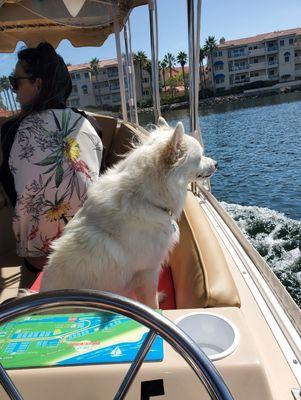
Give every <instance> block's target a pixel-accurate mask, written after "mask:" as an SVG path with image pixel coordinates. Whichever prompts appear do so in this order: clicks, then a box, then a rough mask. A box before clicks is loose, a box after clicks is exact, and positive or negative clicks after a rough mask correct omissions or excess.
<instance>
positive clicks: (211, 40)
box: [204, 35, 217, 95]
mask: <svg viewBox="0 0 301 400" xmlns="http://www.w3.org/2000/svg"><path fill="white" fill-rule="evenodd" d="M204 49H205V52H206V55H207V57H208V58H209V60H210V65H211V68H212V87H213V94H214V95H215V80H214V70H213V52H214V51H215V50H216V49H217V41H216V40H215V37H214V36H210V35H209V36H208V38H207V39H206V42H205V46H204Z"/></svg>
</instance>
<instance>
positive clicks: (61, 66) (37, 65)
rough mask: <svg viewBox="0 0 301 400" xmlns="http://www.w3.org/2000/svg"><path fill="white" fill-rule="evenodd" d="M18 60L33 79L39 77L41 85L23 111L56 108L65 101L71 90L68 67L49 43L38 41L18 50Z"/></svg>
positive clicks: (29, 111)
mask: <svg viewBox="0 0 301 400" xmlns="http://www.w3.org/2000/svg"><path fill="white" fill-rule="evenodd" d="M18 60H19V62H20V63H21V65H22V67H23V69H24V71H25V72H26V73H27V74H28V75H32V77H33V79H35V78H41V79H42V87H41V91H40V93H39V95H38V96H37V98H36V99H35V101H34V103H33V104H31V105H30V106H29V108H28V109H26V110H25V113H26V114H28V113H31V112H34V111H42V110H47V109H49V108H58V107H60V106H61V105H64V104H65V103H66V100H67V98H68V97H69V95H70V93H71V90H72V82H71V78H70V74H69V72H68V68H67V66H66V64H65V62H64V60H63V58H62V57H61V56H59V55H58V54H57V53H56V51H55V49H54V48H53V47H52V46H51V44H49V43H47V42H43V43H40V44H39V45H38V46H37V47H29V48H26V49H23V50H21V51H19V53H18Z"/></svg>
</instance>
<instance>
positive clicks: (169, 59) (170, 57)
mask: <svg viewBox="0 0 301 400" xmlns="http://www.w3.org/2000/svg"><path fill="white" fill-rule="evenodd" d="M163 61H165V62H166V64H167V65H168V68H169V77H170V78H171V77H172V69H173V67H174V65H175V62H176V59H175V57H174V56H173V55H172V54H171V53H167V54H165V56H164V59H163Z"/></svg>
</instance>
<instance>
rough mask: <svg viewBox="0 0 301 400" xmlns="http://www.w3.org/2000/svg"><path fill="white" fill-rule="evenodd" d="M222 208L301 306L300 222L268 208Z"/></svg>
mask: <svg viewBox="0 0 301 400" xmlns="http://www.w3.org/2000/svg"><path fill="white" fill-rule="evenodd" d="M221 205H222V206H223V208H225V210H226V211H227V212H228V213H229V214H230V215H231V216H232V218H233V219H234V220H235V222H236V223H237V224H238V226H239V228H240V229H241V230H242V232H243V233H244V235H245V236H246V237H247V239H248V240H249V241H250V242H251V243H252V245H253V246H254V247H255V248H256V249H257V251H258V252H259V253H260V254H261V255H262V256H263V258H264V259H265V260H266V261H267V263H268V265H269V266H270V267H271V268H272V269H273V270H274V272H275V273H276V275H277V276H278V278H279V279H280V280H281V282H282V283H283V284H284V285H285V286H286V288H287V290H288V291H289V293H290V294H291V295H292V297H293V299H294V300H295V301H296V303H297V304H298V305H299V306H300V307H301V290H300V285H301V222H299V221H295V220H292V219H290V218H287V217H286V216H285V215H284V214H282V213H279V212H277V211H274V210H270V209H268V208H263V207H256V206H241V205H239V204H228V203H225V202H221Z"/></svg>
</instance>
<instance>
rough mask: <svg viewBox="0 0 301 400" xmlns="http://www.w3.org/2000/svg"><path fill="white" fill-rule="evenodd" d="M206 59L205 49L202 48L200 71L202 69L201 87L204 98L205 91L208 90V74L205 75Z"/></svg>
mask: <svg viewBox="0 0 301 400" xmlns="http://www.w3.org/2000/svg"><path fill="white" fill-rule="evenodd" d="M205 58H206V51H205V47H200V69H201V74H200V78H201V87H202V93H203V97H205V89H207V82H206V74H205V69H204V59H205ZM202 81H203V82H202Z"/></svg>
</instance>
